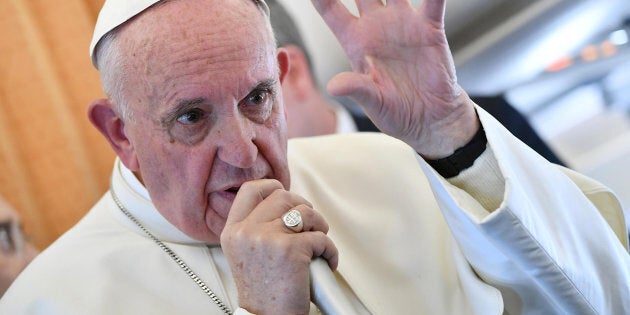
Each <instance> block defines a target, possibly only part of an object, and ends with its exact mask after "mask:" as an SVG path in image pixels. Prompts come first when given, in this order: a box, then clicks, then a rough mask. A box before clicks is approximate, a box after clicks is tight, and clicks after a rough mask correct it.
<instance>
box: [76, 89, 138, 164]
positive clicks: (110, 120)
mask: <svg viewBox="0 0 630 315" xmlns="http://www.w3.org/2000/svg"><path fill="white" fill-rule="evenodd" d="M114 106H115V105H114V103H113V101H112V100H109V99H97V100H94V101H92V103H90V105H89V106H88V113H87V114H88V118H89V119H90V122H91V123H92V125H94V127H96V129H98V131H100V132H101V134H102V135H103V136H104V137H105V139H107V142H109V145H110V146H111V147H112V149H113V150H114V152H116V155H118V157H119V158H120V161H121V162H123V164H125V166H126V167H127V168H129V169H130V170H131V171H134V172H135V171H138V169H139V164H138V159H137V156H136V152H135V149H134V147H133V144H132V143H131V141H129V138H127V135H126V134H125V122H124V121H123V120H122V118H120V117H119V116H118V114H117V113H116V111H115V110H114Z"/></svg>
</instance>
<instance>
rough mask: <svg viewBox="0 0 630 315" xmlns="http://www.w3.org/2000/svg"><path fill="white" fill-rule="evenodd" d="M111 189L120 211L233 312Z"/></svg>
mask: <svg viewBox="0 0 630 315" xmlns="http://www.w3.org/2000/svg"><path fill="white" fill-rule="evenodd" d="M109 191H110V193H111V195H112V198H113V199H114V202H115V203H116V205H117V206H118V208H119V209H120V211H122V213H124V214H125V215H126V216H127V217H128V218H129V220H131V221H132V222H133V223H135V224H136V225H137V226H138V227H139V228H140V229H141V230H142V231H144V233H146V234H147V236H149V238H151V239H152V240H153V241H154V242H155V243H156V244H157V245H158V246H159V247H160V248H161V249H162V250H164V252H166V254H168V255H169V256H170V257H171V258H172V259H173V261H175V263H177V265H179V267H181V268H182V270H183V271H184V272H185V273H186V274H187V275H188V276H189V277H190V279H192V280H193V281H194V282H195V283H196V284H197V285H198V286H199V288H200V289H201V290H202V291H203V292H204V293H205V294H206V295H207V296H208V297H210V299H211V300H212V301H213V302H214V303H215V304H216V305H217V306H218V307H219V308H220V309H221V310H222V311H223V312H224V313H225V314H228V315H231V314H232V310H230V308H229V307H228V306H227V305H225V304H224V303H223V301H221V299H219V297H218V296H217V295H216V294H214V292H212V290H210V288H208V286H207V285H206V284H205V283H204V282H203V280H201V278H199V276H197V274H196V273H195V272H194V271H193V270H192V269H190V267H188V265H187V264H186V262H184V260H183V259H181V258H180V257H179V256H178V255H177V254H176V253H175V252H174V251H173V250H172V249H170V248H169V247H168V246H166V244H164V243H163V242H162V241H160V240H159V239H158V238H157V237H155V235H153V234H151V232H149V230H147V229H146V228H145V227H144V226H143V225H142V224H141V223H140V221H138V219H136V217H134V216H133V215H132V214H131V212H129V210H127V208H125V206H123V204H122V202H121V201H120V199H118V196H116V193H115V192H114V187H113V185H111V184H110V188H109Z"/></svg>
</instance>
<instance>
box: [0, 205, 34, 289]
mask: <svg viewBox="0 0 630 315" xmlns="http://www.w3.org/2000/svg"><path fill="white" fill-rule="evenodd" d="M38 253H39V250H38V249H37V248H36V247H35V245H33V244H32V243H31V242H30V241H29V240H28V239H27V238H26V237H25V236H24V233H23V232H22V228H21V226H20V216H19V215H18V213H17V212H16V211H15V209H13V207H11V205H10V204H9V203H8V202H7V201H6V200H5V199H4V198H3V197H2V196H0V297H2V295H4V292H6V290H7V289H8V288H9V286H10V285H11V283H13V280H15V278H16V277H17V276H18V275H19V274H20V272H22V270H24V268H26V266H27V265H28V264H29V263H30V262H31V260H33V258H35V256H37V254H38Z"/></svg>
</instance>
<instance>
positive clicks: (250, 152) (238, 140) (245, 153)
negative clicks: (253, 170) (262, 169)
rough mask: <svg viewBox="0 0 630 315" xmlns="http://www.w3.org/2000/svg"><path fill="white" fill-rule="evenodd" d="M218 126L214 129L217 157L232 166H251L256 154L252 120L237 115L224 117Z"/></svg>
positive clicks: (256, 148)
mask: <svg viewBox="0 0 630 315" xmlns="http://www.w3.org/2000/svg"><path fill="white" fill-rule="evenodd" d="M218 127H219V128H217V129H216V131H215V135H216V140H217V144H218V150H217V157H218V158H219V159H220V160H221V161H223V162H225V163H228V164H230V165H232V166H234V167H238V168H250V167H252V166H253V165H254V162H255V161H256V158H257V156H258V147H256V144H254V139H255V135H256V133H255V130H254V128H253V126H252V122H250V121H249V120H248V119H247V118H244V117H241V116H238V115H237V116H231V117H226V118H225V119H224V121H223V123H221V124H219V126H218Z"/></svg>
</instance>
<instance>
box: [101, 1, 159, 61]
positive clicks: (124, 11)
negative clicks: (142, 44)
mask: <svg viewBox="0 0 630 315" xmlns="http://www.w3.org/2000/svg"><path fill="white" fill-rule="evenodd" d="M160 1H161V0H106V1H105V3H104V4H103V8H102V9H101V12H100V13H99V14H98V19H97V20H96V26H94V35H92V42H91V43H90V57H91V58H92V64H93V65H94V66H95V67H96V55H95V51H94V48H96V45H97V44H98V42H99V41H100V40H101V38H103V36H105V34H107V33H109V32H110V31H111V30H113V29H115V28H116V27H118V26H119V25H121V24H123V23H125V22H127V21H128V20H129V19H131V18H132V17H134V16H136V15H138V13H140V12H142V11H144V10H146V9H147V8H148V7H150V6H152V5H154V4H156V3H157V2H160Z"/></svg>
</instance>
